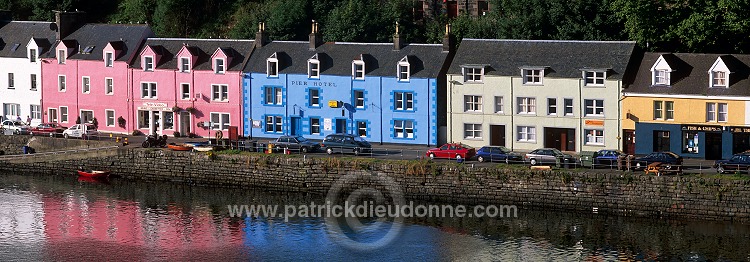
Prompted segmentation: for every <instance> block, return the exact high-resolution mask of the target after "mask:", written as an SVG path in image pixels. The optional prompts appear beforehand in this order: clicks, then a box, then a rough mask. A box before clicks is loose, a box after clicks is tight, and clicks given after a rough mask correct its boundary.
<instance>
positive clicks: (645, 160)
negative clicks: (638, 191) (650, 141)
mask: <svg viewBox="0 0 750 262" xmlns="http://www.w3.org/2000/svg"><path fill="white" fill-rule="evenodd" d="M633 162H634V163H635V169H637V170H639V169H645V168H646V167H647V166H648V165H650V164H652V163H656V162H659V163H662V165H663V167H664V168H666V169H669V170H680V169H682V157H681V156H679V155H677V154H675V153H672V152H669V151H666V152H654V153H651V154H648V155H646V156H644V157H639V158H636V159H635V160H634V161H633Z"/></svg>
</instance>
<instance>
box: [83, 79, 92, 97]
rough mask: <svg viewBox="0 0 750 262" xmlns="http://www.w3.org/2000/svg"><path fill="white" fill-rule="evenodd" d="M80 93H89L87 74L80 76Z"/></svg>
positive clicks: (89, 84)
mask: <svg viewBox="0 0 750 262" xmlns="http://www.w3.org/2000/svg"><path fill="white" fill-rule="evenodd" d="M81 93H83V94H90V93H91V77H88V76H82V77H81Z"/></svg>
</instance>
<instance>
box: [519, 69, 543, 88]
mask: <svg viewBox="0 0 750 262" xmlns="http://www.w3.org/2000/svg"><path fill="white" fill-rule="evenodd" d="M522 71H523V84H524V85H541V84H543V82H544V69H541V68H528V69H523V70H522Z"/></svg>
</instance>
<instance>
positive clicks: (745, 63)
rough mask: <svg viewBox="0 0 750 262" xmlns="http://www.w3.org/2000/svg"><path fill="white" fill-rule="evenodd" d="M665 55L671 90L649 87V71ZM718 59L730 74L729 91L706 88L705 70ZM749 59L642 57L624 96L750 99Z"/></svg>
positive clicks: (688, 56)
mask: <svg viewBox="0 0 750 262" xmlns="http://www.w3.org/2000/svg"><path fill="white" fill-rule="evenodd" d="M661 55H664V60H666V62H667V63H668V64H669V66H670V67H671V68H672V70H673V72H672V73H671V74H670V78H671V79H670V80H671V81H670V82H671V86H651V77H652V75H651V74H652V73H651V67H652V66H653V65H654V63H656V60H658V59H659V56H661ZM719 57H721V58H722V59H723V60H724V63H725V64H726V65H727V67H728V68H729V70H730V71H731V73H730V74H729V88H709V84H710V83H709V75H708V70H709V69H711V66H712V65H713V64H714V62H716V59H718V58H719ZM749 75H750V55H726V54H686V53H645V54H643V59H642V60H641V61H640V66H638V71H637V73H636V74H635V76H634V78H633V80H632V82H628V83H625V86H624V87H625V90H624V92H628V93H644V94H675V95H709V96H750V79H748V76H749Z"/></svg>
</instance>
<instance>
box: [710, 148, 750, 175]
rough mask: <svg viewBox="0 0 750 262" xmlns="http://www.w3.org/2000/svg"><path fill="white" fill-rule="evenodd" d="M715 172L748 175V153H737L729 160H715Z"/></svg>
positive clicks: (749, 170)
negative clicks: (743, 173) (744, 172)
mask: <svg viewBox="0 0 750 262" xmlns="http://www.w3.org/2000/svg"><path fill="white" fill-rule="evenodd" d="M714 168H716V172H719V174H722V173H724V172H742V171H747V172H748V173H750V153H739V154H736V155H733V156H732V158H730V159H729V160H716V162H714Z"/></svg>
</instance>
